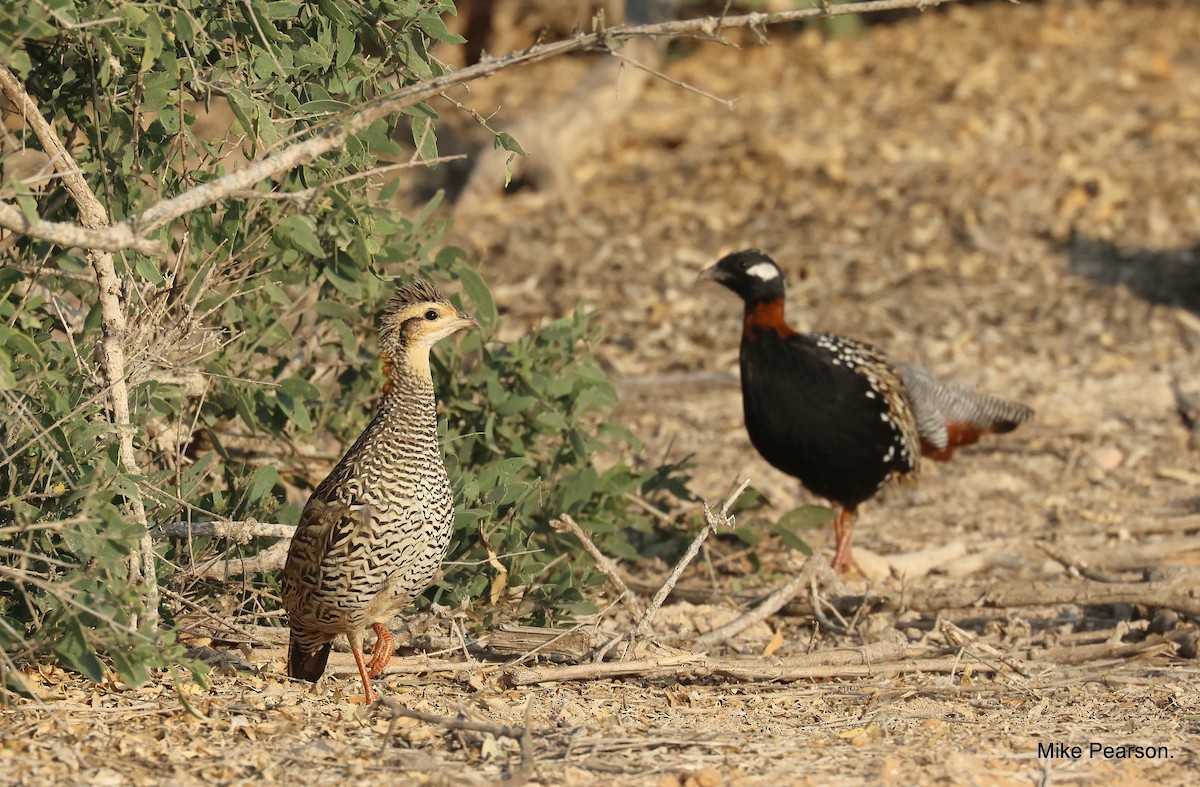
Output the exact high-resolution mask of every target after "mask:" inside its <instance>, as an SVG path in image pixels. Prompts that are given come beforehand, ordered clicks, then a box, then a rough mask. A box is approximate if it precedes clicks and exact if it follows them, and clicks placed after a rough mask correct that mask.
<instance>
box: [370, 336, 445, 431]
mask: <svg viewBox="0 0 1200 787" xmlns="http://www.w3.org/2000/svg"><path fill="white" fill-rule="evenodd" d="M418 356H419V357H418ZM382 360H383V376H384V377H385V378H386V380H387V382H385V383H384V384H383V398H382V399H381V400H380V403H379V408H380V410H385V409H392V408H394V407H402V408H405V409H409V410H428V411H429V413H431V414H433V416H432V417H434V418H436V402H435V401H434V397H433V374H432V373H431V371H430V369H429V352H428V351H427V350H426V351H425V352H408V353H404V354H402V355H399V356H392V355H390V354H388V353H383V354H382Z"/></svg>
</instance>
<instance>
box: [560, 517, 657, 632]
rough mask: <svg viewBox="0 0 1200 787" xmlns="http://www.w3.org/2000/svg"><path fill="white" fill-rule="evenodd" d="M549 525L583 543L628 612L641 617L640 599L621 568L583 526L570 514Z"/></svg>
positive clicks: (642, 610) (642, 611)
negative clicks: (631, 588) (623, 575)
mask: <svg viewBox="0 0 1200 787" xmlns="http://www.w3.org/2000/svg"><path fill="white" fill-rule="evenodd" d="M550 527H552V528H554V529H555V530H557V531H559V532H561V533H570V534H571V535H573V536H575V538H576V539H578V540H579V543H580V544H582V545H583V548H584V550H586V551H587V553H588V554H589V555H591V556H592V560H595V561H596V566H597V567H598V568H599V569H600V570H601V571H602V572H603V573H604V574H605V575H606V576H607V577H608V581H609V582H611V583H612V586H613V587H614V588H615V589H616V591H617V593H618V594H619V595H620V597H621V599H622V600H623V601H624V602H625V606H627V607H628V608H629V614H631V615H633V617H634V619H638V618H641V617H642V615H643V614H644V613H645V610H644V609H643V607H642V600H641V599H640V598H639V597H638V594H637V593H634V592H633V591H632V590H630V589H629V586H628V585H626V584H625V580H624V578H622V576H621V569H619V568H618V567H617V564H616V563H614V562H613V560H612V558H610V557H609V556H608V555H606V554H604V553H603V552H601V551H600V548H599V547H597V546H596V545H595V543H593V542H592V539H591V538H590V537H589V536H588V534H587V533H585V532H583V528H581V527H580V526H579V524H578V523H577V522H576V521H575V520H574V519H572V518H571V516H570V514H560V515H559V517H558V519H552V520H550Z"/></svg>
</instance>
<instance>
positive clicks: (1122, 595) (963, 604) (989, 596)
mask: <svg viewBox="0 0 1200 787" xmlns="http://www.w3.org/2000/svg"><path fill="white" fill-rule="evenodd" d="M677 594H678V595H679V597H680V598H683V599H685V600H687V601H691V602H693V603H698V604H699V603H709V602H712V601H713V600H714V599H717V598H720V599H727V598H730V597H733V598H743V599H752V598H754V596H753V595H751V594H737V593H728V592H721V593H719V594H718V593H716V592H714V591H712V590H708V589H707V588H705V589H697V588H680V589H678V590H677ZM828 603H829V604H830V605H832V606H833V607H834V608H836V609H837V610H838V611H840V612H841V613H842V614H853V613H854V612H855V611H856V610H858V609H859V608H860V607H862V606H863V605H864V604H865V605H866V606H867V610H866V611H868V612H876V611H881V610H891V611H904V610H912V611H915V612H942V611H947V610H963V609H1011V608H1013V607H1052V606H1055V605H1058V604H1077V605H1079V606H1103V605H1111V604H1141V605H1144V606H1147V607H1157V608H1166V609H1172V610H1175V611H1176V612H1181V613H1183V614H1185V615H1200V581H1197V577H1196V574H1195V572H1188V573H1187V574H1186V575H1185V576H1183V577H1182V578H1180V579H1173V580H1171V581H1166V582H1124V583H1107V582H1093V581H1089V580H1070V581H1063V580H1056V581H1053V582H1032V583H1021V584H1009V583H999V582H997V583H988V584H977V585H955V586H951V587H938V588H913V587H908V588H905V589H904V590H902V591H899V592H888V591H886V590H884V589H883V588H876V589H875V590H874V592H873V593H872V594H871V595H870V596H861V595H845V596H839V597H835V598H832V599H829V602H828ZM783 613H784V614H785V615H791V616H794V617H812V615H813V608H812V603H811V601H810V600H809V599H804V598H797V599H793V600H792V601H790V602H789V603H788V604H787V605H786V606H784V608H783Z"/></svg>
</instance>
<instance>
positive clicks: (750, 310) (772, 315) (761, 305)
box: [742, 297, 796, 339]
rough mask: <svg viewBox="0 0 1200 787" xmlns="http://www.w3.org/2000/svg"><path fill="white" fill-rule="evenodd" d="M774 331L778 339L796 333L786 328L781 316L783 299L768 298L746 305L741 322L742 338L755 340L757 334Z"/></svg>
mask: <svg viewBox="0 0 1200 787" xmlns="http://www.w3.org/2000/svg"><path fill="white" fill-rule="evenodd" d="M768 331H774V332H775V333H776V334H777V335H778V336H779V338H781V339H786V338H787V337H789V336H792V335H793V334H795V333H796V332H795V331H793V330H792V329H791V328H790V327H788V324H787V320H786V319H785V318H784V315H783V298H782V297H779V298H769V299H767V300H762V301H755V302H754V303H747V304H746V314H745V317H744V318H743V321H742V337H743V338H745V339H755V338H757V337H758V336H759V334H762V333H766V332H768Z"/></svg>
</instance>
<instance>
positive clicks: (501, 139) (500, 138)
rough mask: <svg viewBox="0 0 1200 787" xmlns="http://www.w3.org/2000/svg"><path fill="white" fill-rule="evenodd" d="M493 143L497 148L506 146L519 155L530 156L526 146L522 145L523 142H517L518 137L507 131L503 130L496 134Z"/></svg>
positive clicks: (506, 148)
mask: <svg viewBox="0 0 1200 787" xmlns="http://www.w3.org/2000/svg"><path fill="white" fill-rule="evenodd" d="M492 144H493V145H494V146H495V147H497V148H504V149H505V150H507V151H510V152H512V153H516V154H517V155H518V156H528V155H529V154H528V153H526V152H525V148H523V147H521V143H520V142H517V139H516V137H514V136H513V135H512V134H509V133H508V132H506V131H501V132H498V133H497V134H496V138H495V140H493V142H492Z"/></svg>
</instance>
